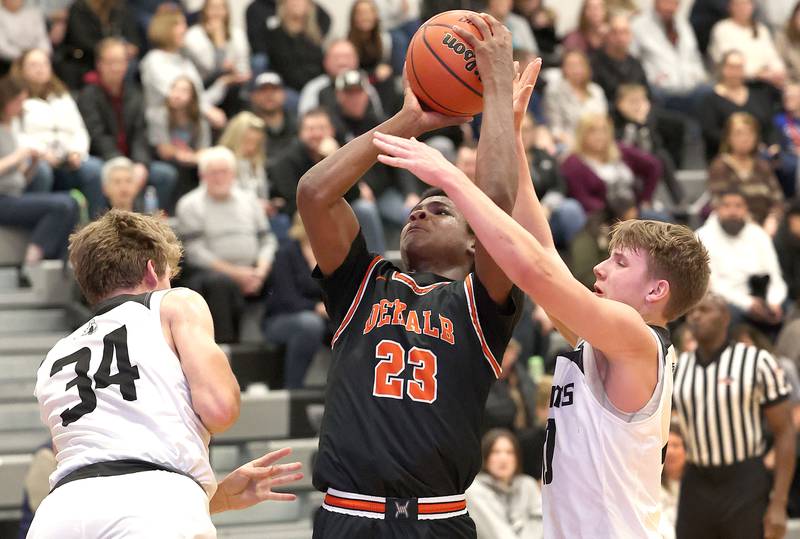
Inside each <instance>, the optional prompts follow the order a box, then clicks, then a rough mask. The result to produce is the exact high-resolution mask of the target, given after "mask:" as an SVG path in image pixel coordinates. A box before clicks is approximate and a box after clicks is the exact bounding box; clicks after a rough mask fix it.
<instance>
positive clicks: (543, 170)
mask: <svg viewBox="0 0 800 539" xmlns="http://www.w3.org/2000/svg"><path fill="white" fill-rule="evenodd" d="M528 161H529V162H530V170H531V179H532V180H533V185H534V187H535V188H536V196H537V197H539V200H541V199H542V197H544V196H545V195H546V194H547V193H548V192H551V191H552V192H556V193H561V194H562V195H565V194H566V193H567V183H566V182H565V181H564V177H563V176H562V175H561V167H559V165H558V161H557V160H556V158H555V157H553V156H552V155H550V154H549V153H547V152H546V151H544V150H542V149H541V148H534V149H533V150H531V151H530V152H529V159H528Z"/></svg>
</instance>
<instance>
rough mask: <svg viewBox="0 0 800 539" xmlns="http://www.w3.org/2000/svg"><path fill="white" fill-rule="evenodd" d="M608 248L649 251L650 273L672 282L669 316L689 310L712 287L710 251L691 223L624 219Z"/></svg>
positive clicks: (676, 315)
mask: <svg viewBox="0 0 800 539" xmlns="http://www.w3.org/2000/svg"><path fill="white" fill-rule="evenodd" d="M608 249H609V251H613V250H614V249H629V250H632V251H642V252H644V253H646V254H647V259H648V267H649V270H650V274H651V275H652V276H653V277H655V278H658V279H665V280H666V281H667V282H668V283H669V299H668V300H667V304H666V306H665V307H664V313H663V314H664V316H665V317H666V318H667V320H675V319H676V318H678V317H679V316H681V315H683V314H684V313H686V312H687V311H688V310H689V309H691V308H692V307H693V306H694V305H695V304H696V303H697V302H698V301H700V300H701V299H702V298H703V296H704V295H705V293H706V290H708V280H709V276H710V274H711V270H710V268H709V265H708V262H709V259H708V251H706V248H705V247H704V246H703V244H702V243H701V242H700V240H699V239H698V238H697V236H696V235H695V234H694V232H692V231H691V230H690V229H689V228H688V227H685V226H683V225H676V224H672V223H662V222H660V221H640V220H636V219H631V220H628V221H622V222H619V223H617V224H616V225H614V228H613V230H612V232H611V242H610V243H609V246H608Z"/></svg>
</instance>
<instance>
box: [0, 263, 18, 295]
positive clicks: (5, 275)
mask: <svg viewBox="0 0 800 539" xmlns="http://www.w3.org/2000/svg"><path fill="white" fill-rule="evenodd" d="M18 281H19V279H18V275H17V268H0V290H14V289H16V288H17V284H18Z"/></svg>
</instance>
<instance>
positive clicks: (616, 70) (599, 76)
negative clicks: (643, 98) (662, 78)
mask: <svg viewBox="0 0 800 539" xmlns="http://www.w3.org/2000/svg"><path fill="white" fill-rule="evenodd" d="M590 60H591V64H592V73H593V74H594V81H595V82H596V83H597V84H599V85H600V87H601V88H602V89H603V91H604V92H605V94H606V99H608V102H609V103H614V102H615V101H616V99H617V88H619V87H620V85H622V84H641V85H642V86H644V87H645V88H647V93H648V94H649V93H650V86H649V84H648V83H647V75H645V72H644V68H643V67H642V64H641V62H639V60H637V59H636V58H634V57H633V56H631V55H630V54H629V55H627V56H626V57H625V59H624V60H621V61H620V60H615V59H614V58H611V57H610V56H609V55H608V54H606V52H605V51H604V50H603V49H600V50H598V51H596V52H595V53H593V54H592V55H591V58H590Z"/></svg>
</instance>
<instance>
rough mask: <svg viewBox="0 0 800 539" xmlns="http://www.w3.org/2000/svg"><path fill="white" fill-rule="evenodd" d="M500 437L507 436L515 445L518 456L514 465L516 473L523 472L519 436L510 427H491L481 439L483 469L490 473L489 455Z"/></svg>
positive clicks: (515, 452)
mask: <svg viewBox="0 0 800 539" xmlns="http://www.w3.org/2000/svg"><path fill="white" fill-rule="evenodd" d="M500 438H507V439H508V440H509V441H510V442H511V445H513V446H514V455H515V456H516V458H517V465H516V466H515V467H514V475H519V474H520V473H522V449H521V448H520V446H519V440H518V439H517V437H516V436H515V435H514V433H513V432H511V431H510V430H508V429H491V430H489V431H488V432H487V433H486V434H484V435H483V438H482V439H481V458H482V465H481V471H483V472H487V473H488V470H487V469H486V463H487V462H488V460H489V455H490V454H491V453H492V449H493V448H494V444H495V442H497V440H499V439H500Z"/></svg>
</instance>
